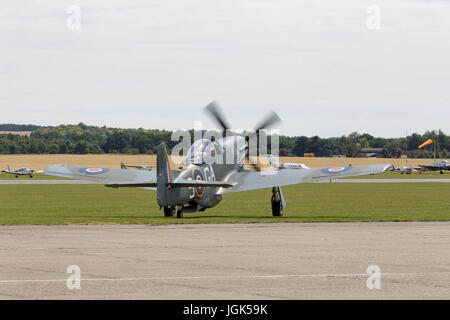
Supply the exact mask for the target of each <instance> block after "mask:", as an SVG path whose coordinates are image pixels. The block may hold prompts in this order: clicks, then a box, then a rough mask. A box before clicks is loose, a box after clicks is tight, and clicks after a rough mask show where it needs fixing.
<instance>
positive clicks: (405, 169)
mask: <svg viewBox="0 0 450 320" xmlns="http://www.w3.org/2000/svg"><path fill="white" fill-rule="evenodd" d="M392 171H394V172H400V173H401V174H404V173H406V174H411V173H412V172H417V170H416V169H414V165H411V166H410V167H407V166H401V167H399V168H395V169H392Z"/></svg>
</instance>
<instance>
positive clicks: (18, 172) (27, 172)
mask: <svg viewBox="0 0 450 320" xmlns="http://www.w3.org/2000/svg"><path fill="white" fill-rule="evenodd" d="M40 172H42V171H40ZM2 173H9V174H14V175H15V176H16V178H18V177H19V176H30V178H33V174H35V173H38V171H35V170H33V169H29V168H19V169H11V167H10V165H9V164H8V170H7V171H5V170H2Z"/></svg>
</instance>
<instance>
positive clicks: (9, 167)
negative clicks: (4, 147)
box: [8, 164, 12, 172]
mask: <svg viewBox="0 0 450 320" xmlns="http://www.w3.org/2000/svg"><path fill="white" fill-rule="evenodd" d="M8 171H10V172H11V171H12V169H11V166H10V165H9V164H8Z"/></svg>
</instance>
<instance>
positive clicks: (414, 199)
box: [0, 183, 450, 225]
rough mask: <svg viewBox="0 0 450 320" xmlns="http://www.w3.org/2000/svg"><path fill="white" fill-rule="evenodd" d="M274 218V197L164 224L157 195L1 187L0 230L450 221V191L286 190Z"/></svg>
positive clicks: (248, 198)
mask: <svg viewBox="0 0 450 320" xmlns="http://www.w3.org/2000/svg"><path fill="white" fill-rule="evenodd" d="M283 192H284V194H285V197H286V200H287V209H286V211H285V215H284V216H283V217H277V218H274V217H272V214H271V210H270V201H269V198H270V190H258V191H250V192H242V193H235V194H229V195H225V196H224V200H223V201H222V202H221V203H219V205H218V206H217V207H215V208H212V209H208V210H206V211H205V212H197V213H187V214H185V217H184V218H183V219H177V218H176V217H173V218H165V217H164V216H163V212H162V211H160V210H159V208H158V205H157V203H156V194H155V192H154V191H149V190H142V189H134V188H123V189H110V188H105V187H104V186H101V185H0V224H1V225H14V224H73V223H75V224H79V223H81V224H86V223H151V224H168V223H213V222H216V223H217V222H218V223H225V222H336V221H432V220H450V202H449V200H448V199H449V198H448V196H449V194H450V184H447V183H408V184H403V183H402V184H400V183H386V184H384V183H377V184H359V183H350V184H301V185H297V186H291V187H284V188H283Z"/></svg>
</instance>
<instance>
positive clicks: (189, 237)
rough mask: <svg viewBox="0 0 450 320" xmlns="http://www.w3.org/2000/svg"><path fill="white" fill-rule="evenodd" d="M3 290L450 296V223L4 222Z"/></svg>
mask: <svg viewBox="0 0 450 320" xmlns="http://www.w3.org/2000/svg"><path fill="white" fill-rule="evenodd" d="M70 265H77V266H79V267H80V270H81V289H80V290H76V289H74V290H69V289H68V288H67V286H66V281H67V278H68V277H69V276H70V275H69V274H67V273H66V270H67V267H68V266H70ZM370 265H377V266H378V267H379V268H380V271H381V276H380V285H381V286H380V289H372V290H369V289H368V288H367V279H368V277H369V275H368V274H367V273H366V272H367V268H368V267H369V266H370ZM370 283H372V284H376V282H370ZM0 298H1V299H387V298H390V299H391V298H392V299H406V298H408V299H450V223H449V222H426V223H415V222H414V223H407V222H402V223H367V222H366V223H269V224H199V225H170V226H152V225H85V226H3V227H0Z"/></svg>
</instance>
